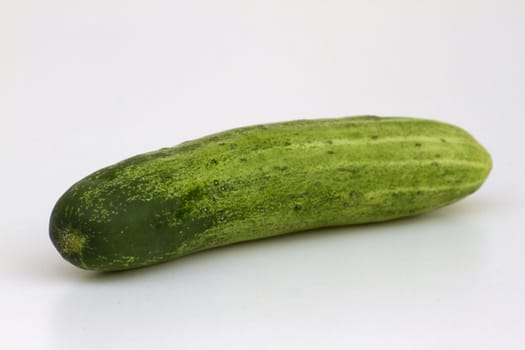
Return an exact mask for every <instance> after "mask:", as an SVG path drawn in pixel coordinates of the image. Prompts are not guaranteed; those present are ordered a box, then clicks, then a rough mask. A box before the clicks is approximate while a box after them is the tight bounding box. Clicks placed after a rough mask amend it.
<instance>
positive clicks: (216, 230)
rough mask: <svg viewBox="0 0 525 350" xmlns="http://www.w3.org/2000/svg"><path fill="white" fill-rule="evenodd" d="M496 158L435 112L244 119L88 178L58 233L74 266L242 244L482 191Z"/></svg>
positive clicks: (134, 263)
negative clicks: (429, 115) (424, 115)
mask: <svg viewBox="0 0 525 350" xmlns="http://www.w3.org/2000/svg"><path fill="white" fill-rule="evenodd" d="M491 167H492V161H491V157H490V155H489V154H488V152H487V151H486V150H485V149H484V148H483V147H482V146H481V145H480V144H479V143H478V142H477V141H476V140H475V139H474V138H473V137H472V136H471V135H469V134H468V133H467V132H465V131H464V130H462V129H460V128H458V127H455V126H452V125H449V124H445V123H441V122H437V121H432V120H424V119H415V118H398V117H386V118H381V117H375V116H360V117H344V118H336V119H318V120H296V121H291V122H283V123H275V124H267V125H258V126H251V127H244V128H239V129H233V130H229V131H225V132H222V133H218V134H214V135H210V136H207V137H204V138H201V139H197V140H193V141H188V142H184V143H182V144H180V145H178V146H175V147H172V148H163V149H160V150H158V151H155V152H151V153H145V154H141V155H138V156H135V157H132V158H129V159H126V160H124V161H122V162H119V163H117V164H114V165H112V166H109V167H106V168H104V169H101V170H99V171H97V172H95V173H93V174H91V175H89V176H87V177H86V178H84V179H82V180H80V181H79V182H77V183H76V184H74V185H73V186H72V187H71V188H70V189H69V190H68V191H67V192H66V193H65V194H63V195H62V197H61V198H60V199H59V200H58V202H57V203H56V205H55V207H54V209H53V212H52V215H51V220H50V237H51V240H52V242H53V244H54V245H55V247H56V248H57V250H58V251H59V252H60V254H61V255H62V256H63V257H64V258H65V259H66V260H68V261H69V262H71V263H72V264H74V265H76V266H78V267H81V268H84V269H89V270H97V271H115V270H126V269H132V268H137V267H141V266H147V265H152V264H156V263H160V262H163V261H168V260H171V259H174V258H177V257H181V256H184V255H187V254H190V253H194V252H197V251H200V250H205V249H209V248H213V247H218V246H224V245H228V244H232V243H236V242H241V241H248V240H254V239H260V238H264V237H270V236H276V235H281V234H285V233H291V232H297V231H302V230H308V229H314V228H319V227H328V226H340V225H351V224H359V223H369V222H379V221H385V220H390V219H395V218H401V217H405V216H410V215H415V214H419V213H423V212H426V211H428V210H431V209H435V208H439V207H442V206H445V205H448V204H451V203H453V202H456V201H457V200H459V199H461V198H463V197H465V196H467V195H469V194H471V193H473V192H474V191H476V190H477V189H478V188H479V187H480V186H481V185H482V183H483V182H484V181H485V179H486V178H487V176H488V174H489V172H490V170H491Z"/></svg>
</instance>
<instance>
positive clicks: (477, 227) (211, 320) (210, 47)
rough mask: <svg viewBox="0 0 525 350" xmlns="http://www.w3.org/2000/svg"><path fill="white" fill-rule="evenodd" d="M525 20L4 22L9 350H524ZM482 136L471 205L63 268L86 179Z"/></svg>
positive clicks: (328, 7)
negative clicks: (125, 169)
mask: <svg viewBox="0 0 525 350" xmlns="http://www.w3.org/2000/svg"><path fill="white" fill-rule="evenodd" d="M524 111H525V2H524V1H519V0H516V1H511V0H497V1H496V0H494V1H482V0H441V1H430V0H427V1H423V0H417V1H416V0H414V1H408V0H404V1H379V0H376V1H373V0H372V1H342V0H341V1H335V0H323V1H295V0H279V1H276V0H275V1H274V0H265V1H253V0H221V1H211V0H196V1H174V0H169V1H168V0H165V1H161V0H153V1H130V0H127V1H124V0H121V1H119V0H104V1H102V0H91V1H66V0H63V1H58V0H49V1H36V0H34V1H31V0H20V1H19V0H17V1H6V0H3V1H1V2H0V118H1V120H0V121H1V123H0V145H1V147H0V169H1V172H0V177H1V178H0V180H1V181H0V205H1V207H0V213H1V215H0V218H1V220H0V238H1V242H0V347H1V348H2V349H54V350H60V349H99V350H100V349H124V348H126V349H524V348H525V253H524V252H525V234H524V232H525V230H524V229H523V227H524V224H523V217H524V216H525V189H524V185H523V183H524V179H525V166H524V156H523V150H524V148H525V142H524V140H523V135H524V127H525V123H524V122H523V118H524V117H525V115H524ZM364 113H366V114H378V115H403V116H416V117H426V118H433V119H439V120H442V121H446V122H451V123H454V124H456V125H459V126H461V127H463V128H465V129H467V130H468V131H470V132H471V133H472V134H473V135H475V137H476V138H477V139H478V140H479V141H480V142H481V143H482V144H483V145H485V147H486V148H487V149H488V150H489V151H490V153H491V154H492V156H493V158H494V170H493V172H492V173H491V175H490V177H489V179H488V181H487V182H486V184H485V185H484V186H483V187H482V188H481V189H480V190H479V191H478V192H477V193H475V194H474V195H472V196H471V197H469V198H467V199H465V200H464V201H462V202H460V203H457V204H455V205H453V206H450V207H448V208H445V209H441V210H437V211H435V212H432V213H430V214H427V215H423V216H419V217H417V218H413V219H410V220H402V221H396V222H393V223H386V224H378V225H368V226H359V227H348V228H339V229H331V230H318V231H314V232H308V233H301V234H296V235H291V236H287V237H282V238H277V239H269V240H265V241H261V242H257V243H248V244H241V245H236V246H233V247H228V248H222V249H216V250H213V251H209V252H206V253H201V254H196V255H194V256H191V257H187V258H183V259H180V260H178V261H175V262H172V263H167V264H164V265H159V266H156V267H152V268H146V269H141V270H136V271H131V272H125V273H115V274H96V273H91V272H87V271H83V270H80V269H77V268H75V267H73V266H72V265H69V264H68V263H67V262H65V261H64V260H62V259H61V258H60V256H59V255H58V254H57V252H56V251H55V250H54V248H53V246H52V245H51V243H50V241H49V238H48V232H47V225H48V220H49V214H50V212H51V209H52V206H53V205H54V203H55V201H56V200H57V198H58V197H59V196H60V195H61V194H62V193H63V192H64V191H65V190H66V189H67V188H68V187H69V186H70V185H71V184H72V183H74V182H75V181H77V180H79V179H80V178H81V177H83V176H85V175H87V174H88V173H90V172H92V171H94V170H97V169H99V168H101V167H104V166H106V165H109V164H111V163H114V162H116V161H119V160H121V159H124V158H126V157H128V156H131V155H134V154H137V153H142V152H145V151H151V150H155V149H158V148H161V147H165V146H172V145H175V144H178V143H180V142H182V141H185V140H188V139H192V138H196V137H200V136H203V135H206V134H209V133H212V132H217V131H221V130H225V129H229V128H232V127H238V126H244V125H250V124H255V123H266V122H273V121H283V120H289V119H295V118H321V117H338V116H344V115H356V114H364Z"/></svg>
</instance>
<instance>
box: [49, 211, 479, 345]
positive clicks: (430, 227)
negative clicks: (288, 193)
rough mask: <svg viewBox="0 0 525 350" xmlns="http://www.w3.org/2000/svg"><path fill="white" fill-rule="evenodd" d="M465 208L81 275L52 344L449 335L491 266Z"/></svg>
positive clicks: (360, 340)
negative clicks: (409, 333) (409, 330)
mask: <svg viewBox="0 0 525 350" xmlns="http://www.w3.org/2000/svg"><path fill="white" fill-rule="evenodd" d="M470 206H475V204H474V203H462V204H458V205H455V206H454V207H452V208H447V209H443V210H438V211H436V212H434V213H431V214H427V215H423V216H419V217H416V218H412V219H405V220H398V221H394V222H390V223H384V224H375V225H363V226H356V227H347V228H335V229H325V230H316V231H310V232H305V233H298V234H295V235H290V236H286V237H280V238H276V239H267V240H263V241H258V242H251V243H246V244H239V245H235V246H232V247H227V248H220V249H215V250H212V251H208V252H204V253H199V254H196V255H193V256H190V257H186V258H182V259H179V260H177V261H174V262H171V263H167V264H163V265H158V266H155V267H152V268H145V269H140V270H135V271H130V272H124V273H111V274H82V275H81V276H80V274H79V277H80V279H79V281H77V283H75V285H74V286H71V288H69V289H68V290H67V292H66V293H65V294H64V295H62V296H61V297H60V299H59V300H58V301H57V303H56V305H55V306H54V307H55V309H54V312H53V314H52V318H51V322H52V324H53V330H54V334H53V336H54V341H55V344H56V346H57V348H58V349H62V348H64V349H65V348H69V347H74V346H76V347H78V346H79V339H82V345H81V347H82V348H86V349H89V348H92V347H94V346H100V344H105V346H106V347H107V348H111V347H112V346H115V345H116V344H119V346H132V347H134V348H140V347H141V346H148V345H150V344H157V345H159V344H163V345H165V346H167V347H170V346H173V347H179V346H185V347H195V346H202V347H206V348H211V347H210V345H211V344H214V345H215V346H218V347H219V348H221V347H227V346H228V345H232V344H234V345H238V346H240V345H242V344H243V343H244V344H245V342H246V341H248V340H249V339H259V342H258V343H257V344H253V347H254V348H257V349H259V348H261V349H262V348H271V347H273V346H277V345H278V346H280V348H285V347H286V346H290V347H294V346H298V347H301V348H305V347H306V348H316V347H317V346H316V345H315V344H317V345H321V344H325V345H328V346H335V345H342V344H345V343H348V344H354V345H358V344H373V343H374V342H375V343H377V344H378V345H380V344H384V342H385V341H388V340H389V339H390V340H391V338H396V337H398V336H400V334H398V333H399V329H400V328H404V329H406V328H412V329H413V330H414V332H422V333H424V334H427V333H429V330H428V329H426V328H427V327H432V326H435V327H439V328H440V329H441V331H440V332H442V333H443V335H448V336H450V335H453V334H454V333H455V332H457V331H458V330H457V329H456V326H455V325H458V324H459V325H461V324H462V320H461V319H456V320H449V319H448V316H447V315H448V314H449V312H450V309H455V310H456V312H458V309H459V310H460V311H459V313H458V315H459V316H461V314H462V313H463V312H466V313H468V312H475V310H470V307H471V306H470V304H471V303H472V302H473V300H475V299H476V295H478V294H479V293H478V288H479V287H480V284H481V283H482V281H481V280H480V276H482V275H483V274H484V273H486V269H487V266H486V264H487V261H486V258H485V255H486V251H487V247H486V244H487V242H486V239H487V236H486V235H487V232H486V231H485V230H484V229H483V227H480V226H479V225H475V224H473V223H472V222H469V221H465V220H463V219H462V217H463V218H464V217H465V216H466V217H468V211H469V210H470V208H469V207H470ZM472 210H475V209H472ZM461 310H463V311H461ZM429 317H430V318H431V319H429ZM422 325H424V329H421V326H422ZM378 331H379V332H380V333H381V337H380V338H377V337H376V335H377V332H378ZM466 331H467V332H468V330H466ZM281 333H285V334H287V335H286V337H284V338H283V337H282V335H283V334H281ZM401 334H402V335H403V336H407V334H406V331H404V332H401ZM429 334H430V333H429ZM87 335H89V336H87ZM371 338H374V339H376V338H377V339H376V340H374V341H372V343H370V339H371ZM274 339H279V340H278V342H279V343H280V344H275V342H276V341H277V340H274ZM282 341H285V342H286V343H285V344H282V343H281V342H282ZM409 343H410V342H408V343H407V344H409Z"/></svg>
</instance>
